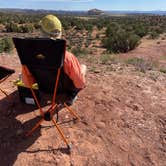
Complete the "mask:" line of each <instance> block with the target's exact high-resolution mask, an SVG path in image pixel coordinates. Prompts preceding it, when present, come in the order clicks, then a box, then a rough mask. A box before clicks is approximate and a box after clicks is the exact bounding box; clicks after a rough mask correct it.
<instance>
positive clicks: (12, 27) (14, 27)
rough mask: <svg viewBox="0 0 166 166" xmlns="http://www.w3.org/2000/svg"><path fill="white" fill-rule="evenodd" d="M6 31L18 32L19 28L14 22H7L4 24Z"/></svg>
mask: <svg viewBox="0 0 166 166" xmlns="http://www.w3.org/2000/svg"><path fill="white" fill-rule="evenodd" d="M5 29H6V32H20V28H19V26H18V25H17V24H16V23H12V22H11V23H9V24H7V25H6V26H5Z"/></svg>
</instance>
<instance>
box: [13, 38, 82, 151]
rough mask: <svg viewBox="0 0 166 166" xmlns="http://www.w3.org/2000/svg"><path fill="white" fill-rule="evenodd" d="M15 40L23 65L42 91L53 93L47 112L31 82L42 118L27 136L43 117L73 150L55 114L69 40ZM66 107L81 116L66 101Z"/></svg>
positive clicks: (73, 113) (28, 134)
mask: <svg viewBox="0 0 166 166" xmlns="http://www.w3.org/2000/svg"><path fill="white" fill-rule="evenodd" d="M13 41H14V44H15V47H16V49H17V52H18V56H19V58H20V61H21V64H22V65H24V66H26V68H25V70H26V69H28V70H29V71H30V73H31V74H32V75H33V76H34V78H35V80H36V82H37V84H38V87H39V91H40V92H44V93H46V94H51V95H53V96H52V102H51V104H50V107H49V108H48V110H47V111H43V108H42V106H41V104H40V102H39V100H38V98H37V96H36V94H35V92H34V90H33V88H32V85H30V84H29V88H30V90H31V92H32V95H33V97H34V100H35V102H36V105H37V106H38V108H39V110H40V114H41V120H40V121H39V122H38V123H37V124H36V125H35V126H34V127H33V128H32V130H30V131H29V132H28V133H27V134H26V135H27V136H30V135H31V134H32V133H33V132H34V131H35V130H36V129H37V128H38V127H39V126H40V125H41V123H42V122H43V121H44V120H46V121H51V122H52V123H53V124H54V125H55V127H56V128H57V130H58V132H59V134H60V136H61V138H62V139H63V141H64V142H65V143H66V145H67V147H68V148H69V149H70V146H69V143H68V141H67V139H66V138H65V136H64V134H63V132H62V130H61V129H60V127H59V126H58V124H57V122H56V119H55V117H54V116H53V115H54V114H55V113H56V111H57V109H58V107H59V104H58V103H57V102H56V96H57V92H58V91H60V89H61V88H62V86H61V83H60V77H61V75H62V73H63V72H62V70H63V62H64V56H65V49H66V41H65V40H60V39H57V40H53V39H49V38H13ZM63 106H64V107H66V108H67V110H68V111H69V112H70V113H71V114H72V115H73V116H74V117H75V118H76V119H80V118H79V117H78V116H77V115H76V113H75V112H74V111H73V110H72V109H71V108H70V107H69V106H68V105H67V104H66V103H65V102H64V103H63Z"/></svg>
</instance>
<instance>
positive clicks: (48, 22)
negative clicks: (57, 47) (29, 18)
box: [40, 14, 62, 34]
mask: <svg viewBox="0 0 166 166" xmlns="http://www.w3.org/2000/svg"><path fill="white" fill-rule="evenodd" d="M40 25H41V27H42V30H43V31H44V32H46V33H48V34H54V33H56V32H57V31H59V32H61V31H62V24H61V22H60V20H59V19H58V18H57V17H56V16H54V15H51V14H49V15H47V16H45V17H43V18H42V19H41V21H40Z"/></svg>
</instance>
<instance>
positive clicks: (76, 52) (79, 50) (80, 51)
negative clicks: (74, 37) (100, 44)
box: [71, 47, 88, 57]
mask: <svg viewBox="0 0 166 166" xmlns="http://www.w3.org/2000/svg"><path fill="white" fill-rule="evenodd" d="M71 52H72V53H73V54H74V55H75V56H77V57H79V56H82V55H86V54H87V53H88V50H87V49H86V48H80V47H74V48H72V49H71Z"/></svg>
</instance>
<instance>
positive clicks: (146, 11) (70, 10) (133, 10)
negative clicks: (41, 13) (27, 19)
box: [0, 7, 166, 12]
mask: <svg viewBox="0 0 166 166" xmlns="http://www.w3.org/2000/svg"><path fill="white" fill-rule="evenodd" d="M1 9H20V10H45V11H48V10H49V11H89V10H93V9H97V8H92V9H86V10H85V9H84V10H81V9H80V10H75V9H74V10H65V9H56V10H55V9H42V8H37V9H34V8H10V7H8V8H3V7H2V8H1V7H0V10H1ZM97 10H101V11H135V12H152V11H160V12H166V10H161V9H152V10H137V9H132V10H131V9H113V10H105V9H97Z"/></svg>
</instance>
